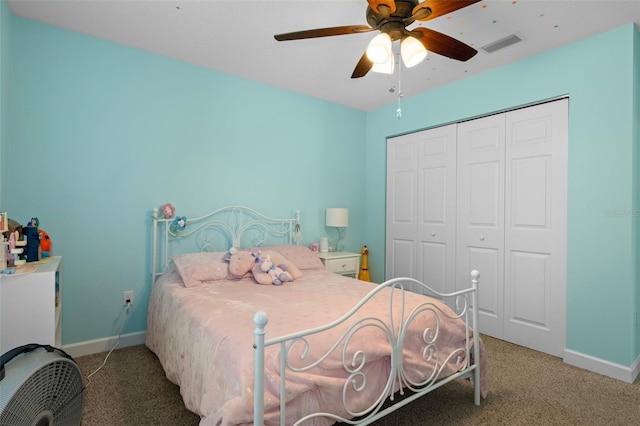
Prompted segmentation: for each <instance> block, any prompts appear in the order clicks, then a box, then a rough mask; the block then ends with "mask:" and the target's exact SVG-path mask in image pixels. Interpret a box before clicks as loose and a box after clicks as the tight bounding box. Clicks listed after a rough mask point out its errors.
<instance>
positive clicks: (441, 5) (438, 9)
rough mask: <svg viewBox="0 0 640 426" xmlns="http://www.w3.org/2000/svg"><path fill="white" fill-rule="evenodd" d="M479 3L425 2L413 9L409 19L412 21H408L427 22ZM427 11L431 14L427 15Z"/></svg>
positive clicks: (458, 0) (473, 0) (456, 0)
mask: <svg viewBox="0 0 640 426" xmlns="http://www.w3.org/2000/svg"><path fill="white" fill-rule="evenodd" d="M479 1H480V0H425V1H423V2H422V3H420V4H419V5H417V6H416V7H414V8H413V11H412V12H411V15H412V16H411V18H414V19H411V18H408V19H411V22H413V21H415V20H417V21H428V20H430V19H433V18H437V17H438V16H442V15H446V14H447V13H451V12H455V11H456V10H458V9H462V8H463V7H467V6H471V5H472V4H474V3H478V2H479ZM427 9H430V10H431V13H429V14H427V12H428V10H427Z"/></svg>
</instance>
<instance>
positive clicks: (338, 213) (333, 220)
mask: <svg viewBox="0 0 640 426" xmlns="http://www.w3.org/2000/svg"><path fill="white" fill-rule="evenodd" d="M327 226H333V227H336V228H346V227H347V226H349V209H345V208H329V209H327Z"/></svg>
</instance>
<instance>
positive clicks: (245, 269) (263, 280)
mask: <svg viewBox="0 0 640 426" xmlns="http://www.w3.org/2000/svg"><path fill="white" fill-rule="evenodd" d="M267 258H269V259H270V261H271V263H272V264H275V265H277V266H278V267H279V268H280V269H282V270H283V271H285V270H286V272H287V273H289V274H290V275H291V278H292V280H293V279H298V278H300V277H302V272H300V270H299V269H298V268H297V267H296V266H295V265H294V264H293V263H291V262H290V261H289V260H288V259H287V258H286V257H284V256H283V255H281V254H280V253H278V252H275V251H265V252H261V251H260V250H258V251H255V252H250V251H245V250H238V249H236V248H235V247H233V248H231V249H230V250H229V252H228V253H226V254H225V255H224V259H225V260H227V261H228V262H229V274H230V275H231V276H232V277H234V278H243V277H245V276H247V274H249V273H251V274H252V275H253V278H254V279H255V281H256V282H257V283H258V284H273V279H272V278H271V276H270V275H269V274H268V273H267V272H264V271H262V269H260V267H261V265H262V263H263V262H262V261H263V259H267Z"/></svg>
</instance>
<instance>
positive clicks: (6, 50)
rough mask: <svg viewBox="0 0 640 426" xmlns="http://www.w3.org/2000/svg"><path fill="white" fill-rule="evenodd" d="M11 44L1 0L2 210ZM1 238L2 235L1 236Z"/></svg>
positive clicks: (7, 14)
mask: <svg viewBox="0 0 640 426" xmlns="http://www.w3.org/2000/svg"><path fill="white" fill-rule="evenodd" d="M10 46H11V12H10V11H9V7H8V6H7V2H6V1H4V0H0V212H2V211H5V209H6V205H7V199H6V185H7V179H6V169H7V168H6V161H7V160H6V159H7V156H6V154H5V151H6V149H7V144H8V142H7V141H8V134H9V126H8V123H9V117H8V114H9V112H8V111H9V110H8V105H9V64H10V60H9V58H10V55H11V53H10V51H11V50H10ZM0 238H1V237H0Z"/></svg>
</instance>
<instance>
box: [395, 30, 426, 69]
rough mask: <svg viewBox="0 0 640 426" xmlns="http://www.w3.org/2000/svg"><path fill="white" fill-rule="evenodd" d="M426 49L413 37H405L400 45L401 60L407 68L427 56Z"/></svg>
mask: <svg viewBox="0 0 640 426" xmlns="http://www.w3.org/2000/svg"><path fill="white" fill-rule="evenodd" d="M427 53H428V52H427V49H425V47H424V45H423V44H422V43H420V42H419V41H418V40H417V39H415V38H414V37H405V39H404V40H402V44H401V45H400V54H401V55H402V61H403V62H404V64H405V66H406V67H407V68H411V67H414V66H416V65H418V64H419V63H420V62H422V61H423V60H424V58H426V57H427Z"/></svg>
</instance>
